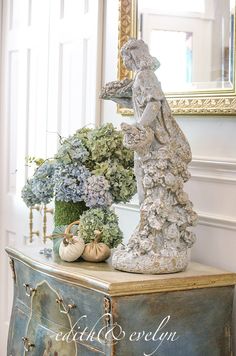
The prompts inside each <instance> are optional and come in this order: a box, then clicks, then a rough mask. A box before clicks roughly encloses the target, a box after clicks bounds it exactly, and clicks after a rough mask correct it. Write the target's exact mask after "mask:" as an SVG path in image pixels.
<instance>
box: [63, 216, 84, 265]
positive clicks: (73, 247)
mask: <svg viewBox="0 0 236 356" xmlns="http://www.w3.org/2000/svg"><path fill="white" fill-rule="evenodd" d="M78 224H79V221H75V222H73V223H71V224H70V225H68V226H67V228H66V230H65V238H64V239H63V241H62V242H61V244H60V247H59V256H60V258H61V259H62V260H63V261H66V262H74V261H76V260H77V259H78V258H79V257H80V256H81V255H82V253H83V252H84V247H85V243H84V240H83V239H82V237H79V236H73V235H71V234H70V228H71V227H72V226H73V225H78Z"/></svg>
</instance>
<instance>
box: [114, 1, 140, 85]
mask: <svg viewBox="0 0 236 356" xmlns="http://www.w3.org/2000/svg"><path fill="white" fill-rule="evenodd" d="M136 33H137V31H136V0H132V1H131V0H119V21H118V53H120V50H121V47H122V46H123V45H124V44H125V42H127V41H128V39H129V38H130V37H136ZM118 78H122V79H124V78H130V79H131V78H132V73H131V72H130V71H129V70H127V69H126V68H125V66H124V64H123V61H122V59H121V56H120V55H118Z"/></svg>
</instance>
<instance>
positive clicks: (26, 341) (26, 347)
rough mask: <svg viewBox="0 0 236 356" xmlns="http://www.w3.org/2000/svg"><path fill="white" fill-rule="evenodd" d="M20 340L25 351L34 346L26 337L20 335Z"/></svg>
mask: <svg viewBox="0 0 236 356" xmlns="http://www.w3.org/2000/svg"><path fill="white" fill-rule="evenodd" d="M22 342H23V345H24V350H25V351H26V352H29V351H30V350H31V348H33V347H35V345H34V344H32V343H31V342H30V341H29V339H28V338H27V337H25V336H24V337H22Z"/></svg>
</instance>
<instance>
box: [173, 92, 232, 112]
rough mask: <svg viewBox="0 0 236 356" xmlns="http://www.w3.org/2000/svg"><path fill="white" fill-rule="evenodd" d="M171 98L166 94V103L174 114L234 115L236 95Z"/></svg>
mask: <svg viewBox="0 0 236 356" xmlns="http://www.w3.org/2000/svg"><path fill="white" fill-rule="evenodd" d="M185 95H186V94H183V98H171V97H168V95H167V100H168V103H169V105H170V107H171V110H172V112H173V114H174V115H203V114H204V115H207V114H208V115H235V114H236V97H235V96H227V97H220V96H219V97H218V96H217V97H214V96H212V97H204V98H201V97H198V96H197V95H196V96H195V97H194V98H188V97H186V98H185V97H184V96H185Z"/></svg>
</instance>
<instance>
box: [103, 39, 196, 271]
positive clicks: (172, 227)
mask: <svg viewBox="0 0 236 356" xmlns="http://www.w3.org/2000/svg"><path fill="white" fill-rule="evenodd" d="M121 52H122V57H123V60H124V63H125V65H126V67H127V68H128V69H131V70H133V71H134V72H135V73H136V75H135V78H134V81H133V82H130V81H129V82H125V81H123V82H122V83H121V84H120V85H119V84H118V83H117V82H112V83H108V84H107V85H106V86H105V88H104V89H103V92H102V98H104V99H111V100H114V101H115V102H119V103H123V104H124V103H125V104H127V106H133V108H134V112H135V116H136V119H137V123H136V125H129V124H122V126H121V127H122V130H123V131H124V133H125V137H124V144H125V146H126V147H128V148H131V149H133V150H134V151H135V175H136V179H137V188H138V196H139V203H140V222H139V225H138V226H137V228H136V229H135V231H134V233H133V234H132V236H131V238H130V240H129V242H128V244H127V245H126V246H119V247H118V248H117V249H116V250H115V252H114V254H113V260H112V263H113V266H114V267H115V268H117V269H120V270H123V271H127V272H136V273H172V272H178V271H182V270H184V269H185V268H186V266H187V264H188V257H187V250H188V248H190V247H191V246H192V245H193V243H194V241H195V235H194V233H193V232H191V230H190V229H189V228H190V227H191V226H193V225H195V224H196V223H197V214H196V213H195V212H194V211H193V209H192V203H191V202H190V200H189V198H188V195H187V193H185V192H184V190H183V186H184V182H186V181H187V180H188V179H189V178H190V174H189V172H188V170H187V165H188V164H189V162H190V161H191V158H192V155H191V149H190V146H189V144H188V142H187V140H186V138H185V136H184V134H183V132H182V131H181V129H180V128H179V126H178V125H177V123H176V121H175V119H174V118H173V116H172V114H171V111H170V108H169V105H168V103H167V101H166V98H165V96H164V94H163V92H162V89H161V85H160V82H159V81H158V79H157V77H156V75H155V73H154V71H155V70H156V69H157V68H158V66H159V62H158V61H157V60H156V59H155V58H153V57H151V56H150V54H149V50H148V47H147V45H146V44H145V43H144V42H143V41H142V40H135V39H131V40H129V41H128V42H127V43H126V44H125V45H124V46H123V48H122V50H121ZM131 84H132V97H129V93H130V88H131ZM128 101H129V102H128ZM131 104H132V105H131Z"/></svg>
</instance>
